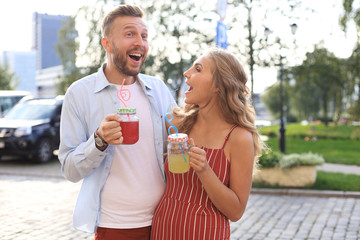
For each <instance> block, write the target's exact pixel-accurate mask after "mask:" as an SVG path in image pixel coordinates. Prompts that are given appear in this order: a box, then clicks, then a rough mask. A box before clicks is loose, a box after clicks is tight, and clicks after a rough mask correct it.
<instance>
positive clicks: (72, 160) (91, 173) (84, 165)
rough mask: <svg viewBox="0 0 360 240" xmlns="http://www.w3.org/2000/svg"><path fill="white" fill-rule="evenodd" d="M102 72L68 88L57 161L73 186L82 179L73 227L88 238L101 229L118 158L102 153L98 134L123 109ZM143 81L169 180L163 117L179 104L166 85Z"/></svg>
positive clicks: (160, 158)
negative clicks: (106, 195)
mask: <svg viewBox="0 0 360 240" xmlns="http://www.w3.org/2000/svg"><path fill="white" fill-rule="evenodd" d="M103 68H104V65H103V66H102V67H101V68H100V69H99V71H98V72H97V73H94V74H92V75H89V76H87V77H85V78H83V79H80V80H78V81H76V82H74V83H73V84H72V85H71V86H70V87H69V89H68V90H67V92H66V94H65V99H64V102H63V107H62V113H61V121H60V124H61V125H60V149H59V160H60V163H61V165H62V168H61V171H62V174H63V175H64V177H65V178H66V179H68V180H70V181H72V182H78V181H80V180H81V179H84V180H83V183H82V186H81V189H80V192H79V196H78V199H77V203H76V206H75V210H74V216H73V225H74V227H75V228H76V229H78V230H81V231H85V232H89V233H94V232H95V231H96V228H97V226H98V222H99V216H100V201H101V199H100V196H101V190H102V188H103V186H104V184H105V182H106V179H107V177H108V175H109V172H110V167H111V163H112V160H113V156H114V146H112V145H109V146H108V147H107V149H106V150H105V151H104V152H101V151H100V150H98V149H97V148H96V146H95V139H94V132H95V131H96V129H97V128H98V127H99V126H100V123H101V121H102V120H103V119H104V118H105V116H106V115H108V114H111V113H116V112H117V109H118V108H120V101H119V99H117V95H116V93H117V89H116V87H115V86H114V85H111V84H110V83H109V81H108V80H107V79H106V76H105V74H104V71H103ZM139 82H140V85H141V88H142V89H143V90H144V93H145V95H146V96H147V98H148V100H149V103H150V110H151V120H152V123H153V127H154V138H155V139H154V143H155V146H154V147H155V152H156V158H157V161H158V164H159V168H160V170H161V173H162V174H163V178H164V181H165V175H164V158H163V153H164V152H165V148H166V144H165V143H166V142H165V140H166V138H167V131H166V127H165V114H166V111H167V108H168V106H169V104H170V103H175V102H174V99H173V97H172V95H171V93H170V91H169V90H168V88H167V86H166V85H165V84H164V82H163V81H161V80H159V79H157V78H155V77H151V76H147V75H142V74H140V75H139Z"/></svg>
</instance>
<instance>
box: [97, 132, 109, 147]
mask: <svg viewBox="0 0 360 240" xmlns="http://www.w3.org/2000/svg"><path fill="white" fill-rule="evenodd" d="M94 138H95V146H96V148H97V149H99V150H100V151H104V150H105V149H106V148H107V147H108V146H109V144H108V143H107V142H106V141H105V140H104V139H103V138H102V137H101V136H100V135H99V134H98V129H96V131H95V132H94Z"/></svg>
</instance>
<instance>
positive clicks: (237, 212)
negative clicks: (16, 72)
mask: <svg viewBox="0 0 360 240" xmlns="http://www.w3.org/2000/svg"><path fill="white" fill-rule="evenodd" d="M142 17H143V12H142V10H141V9H140V8H139V7H137V6H132V5H120V6H118V7H117V8H115V9H114V10H112V11H111V12H110V13H109V14H108V15H107V16H106V17H105V19H104V20H103V25H102V31H103V38H102V40H101V44H102V46H103V47H104V48H105V50H106V52H107V62H106V63H104V64H103V65H102V67H101V68H100V69H99V71H98V72H97V73H94V74H92V75H90V76H87V77H85V78H83V79H81V80H79V81H76V82H75V83H74V84H72V85H71V86H70V87H69V89H68V90H67V92H66V95H65V99H64V103H63V108H62V116H61V134H60V135H61V136H60V137H61V143H60V151H59V160H60V162H61V165H62V173H63V175H64V176H65V178H66V179H68V180H70V181H72V182H78V181H80V180H82V179H83V183H82V187H81V189H80V193H79V196H78V200H77V203H76V207H75V211H74V217H73V224H74V227H75V228H76V229H78V230H82V231H86V232H90V233H95V240H101V239H104V240H105V239H106V240H110V239H139V240H142V239H150V237H151V239H166V240H170V239H216V240H218V239H230V226H229V220H231V221H237V220H239V219H240V218H241V216H242V215H243V213H244V211H245V207H246V204H247V201H248V197H249V194H250V189H251V183H252V172H253V167H254V163H255V162H256V159H257V157H258V156H259V154H260V153H261V147H262V145H261V144H262V143H261V140H260V139H259V135H258V132H257V130H256V127H255V124H254V117H255V114H254V111H253V110H252V108H251V107H250V106H249V103H248V101H247V99H248V94H249V92H248V89H247V87H246V86H245V84H246V81H247V77H246V75H245V72H244V69H243V67H242V66H241V65H240V63H239V61H238V60H237V59H236V58H235V57H234V56H233V55H232V54H230V53H229V52H227V51H226V50H221V49H212V50H210V51H209V52H207V53H206V54H204V55H202V56H201V57H200V58H199V59H197V60H196V61H195V62H194V64H193V66H192V67H190V69H188V70H187V71H186V72H185V73H184V76H185V77H186V84H187V85H188V86H189V90H188V91H187V92H186V93H185V94H186V98H185V107H184V108H183V109H180V108H179V107H176V108H174V110H173V112H172V114H173V116H174V119H173V121H172V123H173V124H174V125H175V126H176V127H177V129H178V130H179V132H183V133H187V134H188V135H189V137H190V140H189V141H190V144H192V145H195V147H192V148H191V151H190V166H191V168H190V171H189V172H187V173H184V174H173V173H171V172H169V169H168V165H167V160H165V161H164V157H163V156H164V152H165V151H164V150H165V147H166V139H167V132H168V131H167V129H166V124H165V114H166V111H167V109H168V106H169V104H171V103H173V102H174V99H173V97H172V95H171V93H170V92H169V90H168V88H167V87H166V85H165V84H164V83H163V82H162V81H161V80H159V79H157V78H154V77H151V76H147V75H143V74H139V72H140V69H141V66H142V64H143V63H144V61H145V59H146V56H147V52H148V48H149V45H148V31H147V27H146V24H145V23H144V21H143V19H142ZM119 89H121V90H126V91H129V92H130V93H131V96H130V97H129V98H128V99H127V101H126V105H127V107H134V108H136V115H137V117H138V118H139V134H140V135H139V140H138V142H137V143H136V144H133V145H125V144H122V143H123V140H124V138H123V136H122V131H121V127H120V122H121V120H120V118H119V116H118V115H117V114H116V111H117V109H118V108H121V107H124V106H123V103H124V101H119V99H118V98H117V97H118V94H117V93H118V91H119Z"/></svg>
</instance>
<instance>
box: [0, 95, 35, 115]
mask: <svg viewBox="0 0 360 240" xmlns="http://www.w3.org/2000/svg"><path fill="white" fill-rule="evenodd" d="M30 95H31V93H30V92H27V91H15V90H1V91H0V118H2V117H3V116H4V115H5V114H6V113H7V112H8V111H9V110H10V109H11V108H12V107H13V106H15V104H17V103H18V102H19V101H20V100H21V99H22V98H23V97H25V96H30Z"/></svg>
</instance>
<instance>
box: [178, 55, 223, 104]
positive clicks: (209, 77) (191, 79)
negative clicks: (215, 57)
mask: <svg viewBox="0 0 360 240" xmlns="http://www.w3.org/2000/svg"><path fill="white" fill-rule="evenodd" d="M213 69H214V62H213V61H212V59H211V58H210V57H209V56H208V55H203V56H202V57H200V58H198V59H197V60H196V61H195V62H194V65H193V66H192V67H191V68H189V69H188V70H187V71H186V72H185V73H184V76H185V77H186V81H185V84H186V85H188V86H189V90H187V91H186V92H185V103H187V104H197V105H199V106H200V107H201V106H205V105H206V104H208V103H209V102H210V101H211V99H212V97H213V96H214V93H215V92H217V91H218V90H217V88H215V86H214V80H213Z"/></svg>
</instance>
